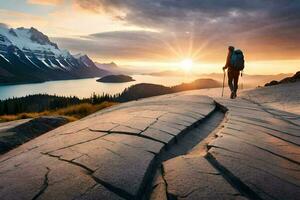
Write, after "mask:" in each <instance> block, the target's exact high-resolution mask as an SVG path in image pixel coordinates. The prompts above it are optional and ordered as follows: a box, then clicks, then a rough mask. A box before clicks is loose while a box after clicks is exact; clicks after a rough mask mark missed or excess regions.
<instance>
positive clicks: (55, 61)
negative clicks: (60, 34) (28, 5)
mask: <svg viewBox="0 0 300 200" xmlns="http://www.w3.org/2000/svg"><path fill="white" fill-rule="evenodd" d="M0 72H1V73H0V84H2V85H3V84H16V83H28V82H42V81H49V80H63V79H77V78H90V77H97V76H98V77H99V76H104V75H106V74H108V73H109V72H108V71H106V70H103V69H99V68H97V67H96V65H95V64H94V62H93V61H92V60H91V59H90V58H89V57H88V56H87V55H82V54H78V55H76V56H74V55H71V54H70V53H69V51H67V50H61V49H59V47H58V45H57V44H55V43H53V42H51V41H50V39H49V38H48V36H46V35H44V34H43V33H41V32H40V31H38V30H37V29H35V28H33V27H32V28H30V29H27V28H23V27H21V28H16V29H13V28H10V29H9V28H6V27H3V26H0Z"/></svg>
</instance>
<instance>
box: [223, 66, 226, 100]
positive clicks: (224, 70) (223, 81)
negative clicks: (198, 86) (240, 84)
mask: <svg viewBox="0 0 300 200" xmlns="http://www.w3.org/2000/svg"><path fill="white" fill-rule="evenodd" d="M223 73H224V75H223V86H222V97H223V96H224V84H225V76H226V74H225V70H223Z"/></svg>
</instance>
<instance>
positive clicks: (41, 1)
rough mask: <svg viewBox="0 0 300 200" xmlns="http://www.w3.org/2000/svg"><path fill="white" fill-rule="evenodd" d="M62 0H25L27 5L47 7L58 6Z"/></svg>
mask: <svg viewBox="0 0 300 200" xmlns="http://www.w3.org/2000/svg"><path fill="white" fill-rule="evenodd" d="M63 2H64V0H27V3H29V4H38V5H47V6H56V5H60V4H62V3H63Z"/></svg>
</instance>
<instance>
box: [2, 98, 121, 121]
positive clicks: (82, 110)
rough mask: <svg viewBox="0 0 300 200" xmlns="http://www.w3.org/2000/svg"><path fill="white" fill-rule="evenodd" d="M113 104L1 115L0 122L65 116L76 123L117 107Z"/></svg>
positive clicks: (104, 103)
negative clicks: (88, 116) (108, 108)
mask: <svg viewBox="0 0 300 200" xmlns="http://www.w3.org/2000/svg"><path fill="white" fill-rule="evenodd" d="M115 104H116V103H113V102H103V103H100V104H90V103H82V104H78V105H72V106H68V107H66V108H61V109H57V110H46V111H43V112H32V113H20V114H16V115H1V116H0V122H8V121H14V120H19V119H28V118H36V117H40V116H57V115H59V116H64V117H66V118H67V119H68V120H69V121H76V120H78V119H81V118H83V117H85V116H87V115H90V114H92V113H94V112H97V111H99V110H102V109H104V108H107V107H110V106H113V105H115Z"/></svg>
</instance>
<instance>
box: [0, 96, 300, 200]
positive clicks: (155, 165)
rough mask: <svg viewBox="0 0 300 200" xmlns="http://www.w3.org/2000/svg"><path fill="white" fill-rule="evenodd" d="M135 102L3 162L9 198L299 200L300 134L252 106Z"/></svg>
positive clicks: (2, 193) (173, 99)
mask: <svg viewBox="0 0 300 200" xmlns="http://www.w3.org/2000/svg"><path fill="white" fill-rule="evenodd" d="M201 94H208V92H206V91H204V92H202V91H189V92H182V93H175V94H169V95H164V96H158V97H152V98H148V99H143V100H138V101H132V102H128V103H124V104H119V105H117V106H114V107H111V108H109V109H105V110H102V111H100V112H97V113H95V114H92V115H90V116H88V117H86V118H84V119H81V120H79V121H76V122H73V123H69V124H67V125H65V126H61V127H59V128H57V129H55V130H53V131H50V132H48V133H46V134H43V135H41V136H40V137H37V138H35V139H34V140H31V141H30V142H28V143H25V144H23V145H21V146H19V147H18V148H16V149H14V150H12V151H10V152H8V153H6V154H4V155H2V156H1V157H0V176H1V179H0V199H4V200H5V199H130V200H134V199H159V200H164V199H165V200H167V199H191V200H193V199H195V200H198V199H239V200H244V199H267V200H269V199H297V197H298V196H300V190H299V184H300V183H299V180H300V177H299V171H300V157H299V155H300V153H299V145H300V140H299V137H300V134H299V133H300V127H299V126H298V125H295V124H292V123H289V122H287V121H285V120H284V118H280V117H279V116H277V115H274V114H272V113H270V112H268V110H266V109H265V107H264V106H263V105H260V104H258V103H254V102H253V101H251V100H249V99H241V98H238V99H235V100H229V99H223V98H217V97H216V98H214V99H212V98H209V97H206V96H202V95H201Z"/></svg>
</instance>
